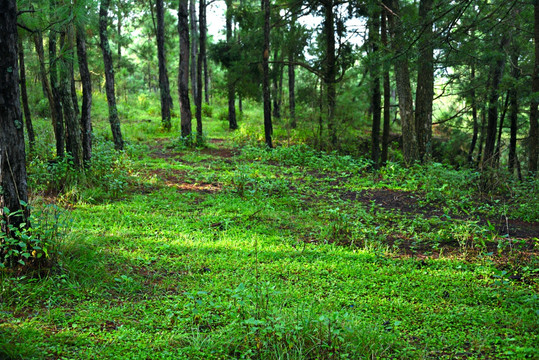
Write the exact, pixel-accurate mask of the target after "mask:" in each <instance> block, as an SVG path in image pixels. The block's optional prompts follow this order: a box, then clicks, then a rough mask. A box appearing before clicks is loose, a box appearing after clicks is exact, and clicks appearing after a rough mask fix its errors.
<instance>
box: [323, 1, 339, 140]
mask: <svg viewBox="0 0 539 360" xmlns="http://www.w3.org/2000/svg"><path fill="white" fill-rule="evenodd" d="M334 5H335V4H334V1H333V0H325V1H323V2H322V6H323V7H324V38H325V42H326V59H325V63H324V82H325V86H326V99H327V104H326V105H327V126H328V133H329V142H330V144H331V147H332V148H335V147H336V146H337V128H336V126H335V106H336V104H337V91H336V88H335V79H336V76H337V66H336V58H335V14H334V12H333V7H334Z"/></svg>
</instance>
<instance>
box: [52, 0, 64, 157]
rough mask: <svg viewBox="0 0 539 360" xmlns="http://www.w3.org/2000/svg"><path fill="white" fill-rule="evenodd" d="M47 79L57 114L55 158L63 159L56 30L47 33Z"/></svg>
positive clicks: (62, 117)
mask: <svg viewBox="0 0 539 360" xmlns="http://www.w3.org/2000/svg"><path fill="white" fill-rule="evenodd" d="M54 6H56V5H55V2H54V1H53V0H51V9H53V8H54ZM49 77H50V81H51V89H52V98H53V104H54V108H55V113H56V114H57V117H56V123H54V136H55V138H56V156H57V157H58V158H59V159H63V157H64V148H65V132H64V112H63V108H62V101H61V99H60V91H59V89H58V67H57V58H56V30H55V29H51V30H50V33H49Z"/></svg>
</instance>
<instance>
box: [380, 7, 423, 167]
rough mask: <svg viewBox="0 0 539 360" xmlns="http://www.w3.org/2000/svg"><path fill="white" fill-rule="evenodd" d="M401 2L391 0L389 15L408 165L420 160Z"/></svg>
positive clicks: (403, 151)
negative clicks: (402, 35) (402, 32)
mask: <svg viewBox="0 0 539 360" xmlns="http://www.w3.org/2000/svg"><path fill="white" fill-rule="evenodd" d="M399 13H400V11H399V2H398V0H392V1H391V12H390V13H389V16H388V19H389V21H388V24H389V29H390V31H391V37H392V49H393V52H394V53H395V56H396V58H395V64H394V66H395V81H396V84H397V93H398V96H399V110H400V118H401V127H402V153H403V157H404V161H405V163H406V164H407V165H411V164H412V163H413V162H414V161H416V160H419V148H418V141H417V131H416V126H415V121H414V111H413V110H414V109H413V108H414V103H413V99H412V87H411V85H410V70H409V66H408V55H407V54H405V53H404V44H405V43H404V40H403V39H402V37H401V36H400V35H399V32H400V31H401V30H402V29H401V28H402V26H401V24H400V20H399V17H398V15H399Z"/></svg>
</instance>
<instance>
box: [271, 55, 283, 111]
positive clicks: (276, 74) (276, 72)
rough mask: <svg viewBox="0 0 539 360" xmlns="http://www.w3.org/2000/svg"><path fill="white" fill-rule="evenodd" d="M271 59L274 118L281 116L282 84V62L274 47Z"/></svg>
mask: <svg viewBox="0 0 539 360" xmlns="http://www.w3.org/2000/svg"><path fill="white" fill-rule="evenodd" d="M273 61H275V63H274V64H273V96H272V99H273V107H272V110H273V117H274V118H275V119H280V118H281V103H282V96H281V93H282V91H281V89H282V86H283V66H282V64H280V63H281V62H282V58H280V53H279V51H278V48H277V47H275V51H274V52H273Z"/></svg>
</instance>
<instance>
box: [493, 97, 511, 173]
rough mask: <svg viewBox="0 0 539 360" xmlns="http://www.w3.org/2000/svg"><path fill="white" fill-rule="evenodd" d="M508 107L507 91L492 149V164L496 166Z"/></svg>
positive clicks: (498, 161) (498, 160)
mask: <svg viewBox="0 0 539 360" xmlns="http://www.w3.org/2000/svg"><path fill="white" fill-rule="evenodd" d="M508 108H509V91H508V92H507V95H506V96H505V102H504V104H503V110H502V116H500V125H499V126H498V137H497V138H496V150H495V151H494V164H495V166H496V168H497V167H498V165H499V163H500V152H501V151H502V133H503V124H504V122H505V115H506V114H507V109H508Z"/></svg>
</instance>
